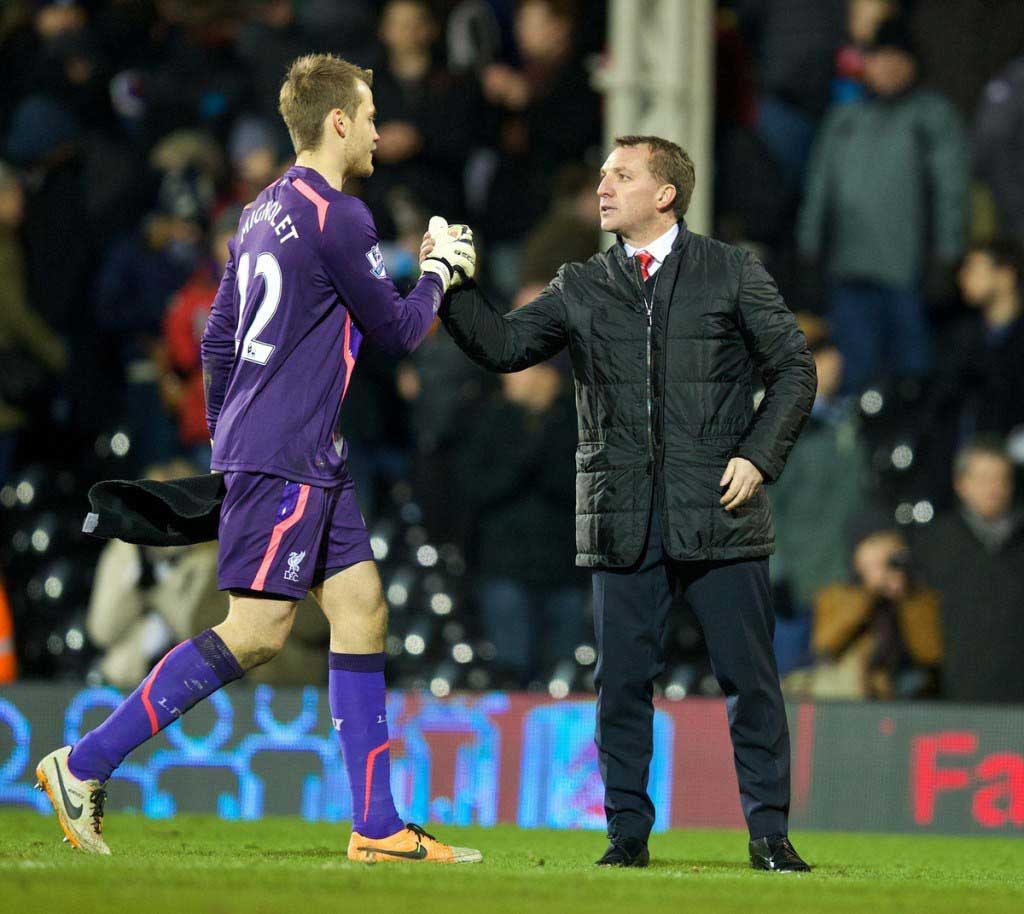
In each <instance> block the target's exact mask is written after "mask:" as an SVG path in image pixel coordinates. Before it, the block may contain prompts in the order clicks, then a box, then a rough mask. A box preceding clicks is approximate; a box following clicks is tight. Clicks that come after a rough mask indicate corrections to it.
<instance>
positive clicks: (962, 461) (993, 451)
mask: <svg viewBox="0 0 1024 914" xmlns="http://www.w3.org/2000/svg"><path fill="white" fill-rule="evenodd" d="M979 455H981V456H985V457H995V458H997V459H998V460H1002V461H1004V462H1005V463H1006V465H1007V466H1008V467H1012V466H1013V461H1012V460H1011V459H1010V455H1009V454H1008V453H1007V451H1006V445H1005V444H1004V443H1003V441H1002V439H1001V438H1000V437H999V436H998V435H978V437H977V438H974V439H972V440H971V441H968V442H967V443H966V444H964V445H963V446H962V447H961V448H960V449H959V450H958V451H957V452H956V456H955V457H954V458H953V476H954V477H955V478H957V479H959V478H960V477H961V476H963V475H964V473H966V472H967V469H968V467H970V465H971V458H972V457H977V456H979Z"/></svg>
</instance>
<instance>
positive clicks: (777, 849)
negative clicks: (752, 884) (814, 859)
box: [750, 835, 811, 873]
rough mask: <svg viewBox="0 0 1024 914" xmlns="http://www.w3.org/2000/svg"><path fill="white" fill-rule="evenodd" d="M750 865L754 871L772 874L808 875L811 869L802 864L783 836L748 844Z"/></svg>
mask: <svg viewBox="0 0 1024 914" xmlns="http://www.w3.org/2000/svg"><path fill="white" fill-rule="evenodd" d="M750 865H751V866H752V867H753V868H754V869H755V870H768V871H769V872H772V873H809V872H810V871H811V868H810V867H809V866H808V865H807V864H806V863H804V861H803V860H802V859H801V858H800V855H799V854H798V853H797V852H796V849H795V848H794V847H793V845H792V844H790V843H789V838H787V837H786V836H785V835H769V836H768V837H767V838H757V839H755V840H754V841H751V842H750Z"/></svg>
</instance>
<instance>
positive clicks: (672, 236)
mask: <svg viewBox="0 0 1024 914" xmlns="http://www.w3.org/2000/svg"><path fill="white" fill-rule="evenodd" d="M678 234H679V223H678V222H673V223H672V227H671V228H670V229H669V230H668V231H667V232H665V234H664V235H662V236H661V237H660V238H655V239H654V241H652V242H651V243H650V244H646V245H644V246H643V247H642V248H635V247H633V245H631V244H626V243H625V242H623V244H622V246H623V247H624V248H625V249H626V255H627V256H628V257H634V256H635V255H636V252H637V251H647V253H648V254H650V255H651V256H652V257H654V259H655V260H656V261H658V263H659V264H660V263H664V262H665V258H666V257H668V255H669V254H670V253H671V251H672V245H673V244H674V243H675V240H676V236H677V235H678Z"/></svg>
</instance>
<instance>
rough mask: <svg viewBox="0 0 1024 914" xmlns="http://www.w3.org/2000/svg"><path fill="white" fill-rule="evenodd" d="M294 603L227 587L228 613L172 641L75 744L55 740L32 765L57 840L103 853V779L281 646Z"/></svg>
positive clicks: (84, 849)
mask: <svg viewBox="0 0 1024 914" xmlns="http://www.w3.org/2000/svg"><path fill="white" fill-rule="evenodd" d="M294 618H295V603H294V602H293V601H291V600H273V599H264V598H260V597H252V596H243V595H239V594H234V593H233V594H232V595H231V599H230V603H229V609H228V616H227V618H226V619H225V620H224V621H223V622H222V623H221V624H220V625H218V626H216V627H215V628H213V629H210V630H207V631H205V632H202V633H201V634H199V635H197V636H196V637H195V638H191V639H189V640H188V641H183V642H182V643H181V644H179V645H177V646H176V647H173V648H172V649H171V650H170V651H169V652H168V653H167V654H166V655H165V656H164V658H163V659H162V660H161V661H160V662H159V663H158V664H157V665H156V666H155V667H153V669H152V671H151V672H150V673H149V675H148V676H147V677H146V678H145V679H143V680H142V682H141V683H140V684H139V686H138V688H137V689H136V690H135V691H134V692H132V694H131V695H129V696H128V697H127V698H126V699H125V700H124V701H123V702H122V703H121V704H120V705H119V706H118V707H117V708H116V709H115V710H114V712H113V713H112V714H111V715H110V716H109V717H108V718H107V719H106V720H105V721H104V722H103V723H102V724H100V726H98V727H97V728H96V729H95V730H92V731H91V732H89V733H87V734H85V736H83V737H82V738H81V739H80V740H79V741H78V742H77V743H75V745H74V747H71V746H62V747H61V748H60V749H57V750H55V751H54V752H51V753H50V754H49V755H47V756H44V757H43V758H42V759H41V760H40V762H39V764H38V765H37V766H36V778H37V779H38V782H39V783H38V785H37V786H38V787H39V788H40V789H43V790H45V791H46V793H47V795H48V796H49V798H50V802H51V803H53V808H54V811H55V812H56V813H57V819H58V821H59V822H60V827H61V829H62V830H63V832H64V840H65V841H67V842H69V843H70V844H71V845H72V846H73V847H76V848H78V849H80V850H83V851H87V852H89V853H94V854H109V853H110V848H109V847H107V843H106V841H105V840H104V838H103V812H104V803H105V801H106V797H107V794H106V790H105V789H104V786H103V785H104V784H105V783H106V781H107V779H108V778H109V777H110V775H111V774H112V773H113V772H114V770H115V769H116V768H117V766H118V765H120V764H121V762H122V761H123V760H124V758H125V756H127V755H128V753H129V752H131V751H132V750H133V749H135V748H136V747H137V746H139V745H141V744H142V743H144V742H146V741H147V740H148V739H150V738H152V737H153V736H155V735H156V734H157V733H158V732H159V731H160V730H162V729H163V728H164V727H166V726H167V725H168V724H170V723H172V722H173V721H175V720H177V718H179V717H180V716H181V715H182V714H184V713H185V712H186V711H188V710H189V708H192V707H193V706H195V705H196V704H198V703H199V702H200V701H202V700H203V699H204V698H206V697H208V696H209V695H211V694H213V693H214V692H215V691H217V689H219V688H221V686H223V685H226V684H227V683H228V682H232V681H233V680H235V679H238V678H239V677H241V676H242V675H243V674H244V673H245V671H246V670H250V669H252V668H253V667H256V666H259V665H260V664H262V663H266V662H267V661H268V660H270V659H271V658H273V657H274V656H275V655H276V654H277V652H278V651H279V650H280V649H281V646H282V645H283V644H284V642H285V640H286V639H287V637H288V633H289V632H290V631H291V627H292V621H293V620H294Z"/></svg>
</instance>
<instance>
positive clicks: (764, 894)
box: [0, 811, 1024, 914]
mask: <svg viewBox="0 0 1024 914" xmlns="http://www.w3.org/2000/svg"><path fill="white" fill-rule="evenodd" d="M106 825H107V827H106V836H107V839H108V842H109V844H110V846H111V849H112V850H113V851H114V856H112V857H95V856H86V855H85V854H81V853H79V852H77V851H73V850H71V849H70V848H69V847H68V846H66V845H64V844H62V843H61V841H60V837H61V832H60V828H59V826H58V825H57V822H56V820H55V819H53V818H47V817H43V816H39V815H36V814H35V813H32V812H24V811H2V812H0V911H10V912H12V914H14V912H18V914H36V912H45V914H64V912H81V914H94V912H104V911H118V912H140V914H163V912H174V914H207V912H208V914H234V912H244V914H264V912H266V914H271V912H273V914H281V912H283V914H321V912H323V914H327V912H335V911H344V912H345V914H365V912H375V911H395V912H412V914H433V912H438V914H440V912H444V914H450V912H455V911H463V912H466V914H478V912H480V914H505V912H509V914H512V912H515V914H547V912H558V914H568V912H571V914H576V912H585V914H590V912H594V914H603V912H615V914H633V912H637V911H652V912H659V914H685V912H691V911H693V912H697V911H699V912H702V914H732V912H742V914H750V912H756V914H774V912H779V914H783V912H784V914H804V912H806V914H822V912H833V911H836V912H867V914H883V912H896V911H899V912H907V914H944V912H957V914H963V912H973V911H977V912H985V914H1002V912H1011V911H1012V912H1018V914H1019V912H1022V911H1024V866H1022V864H1024V842H1022V841H1020V840H1017V839H1013V838H944V837H930V836H929V837H918V836H912V837H910V836H900V835H863V834H845V833H827V832H800V833H796V834H794V835H793V839H794V843H795V844H796V846H797V848H798V850H800V852H801V853H802V854H803V855H804V857H806V858H807V860H808V861H810V862H811V863H813V864H815V865H816V867H817V869H816V871H815V872H814V873H812V874H810V875H806V876H795V875H777V874H771V873H759V872H753V871H751V870H750V869H749V868H748V867H747V866H746V863H745V860H746V857H745V853H746V836H745V835H744V834H742V833H740V832H729V831H696V830H695V831H673V832H669V833H667V834H659V835H655V836H654V837H653V839H652V841H651V853H652V857H653V860H652V863H651V867H650V868H649V869H647V870H604V869H598V868H596V867H594V866H593V864H592V861H593V860H595V859H596V858H597V857H598V856H599V855H600V853H601V852H602V851H603V849H604V844H603V837H602V835H600V834H599V833H593V832H555V831H534V830H524V829H518V828H513V827H511V826H499V827H496V828H488V829H484V828H437V829H431V830H432V831H434V832H435V833H436V834H438V836H439V837H442V838H443V839H445V840H448V841H450V842H452V843H458V844H464V845H470V846H473V847H479V848H480V849H481V850H482V851H483V852H484V857H485V860H484V863H482V864H476V865H465V866H449V867H430V866H420V865H416V864H376V865H367V864H362V863H350V862H349V861H348V860H347V859H346V858H345V856H344V847H345V844H346V842H347V840H348V831H347V829H346V828H345V826H343V825H326V824H322V823H316V824H310V823H307V822H303V821H301V820H299V819H283V818H281V819H265V820H263V821H260V822H223V821H221V820H219V819H216V818H213V817H207V816H180V817H178V818H176V819H173V820H166V821H153V820H150V819H145V818H143V817H141V816H133V815H125V814H114V815H111V816H109V817H108V820H107V823H106Z"/></svg>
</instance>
